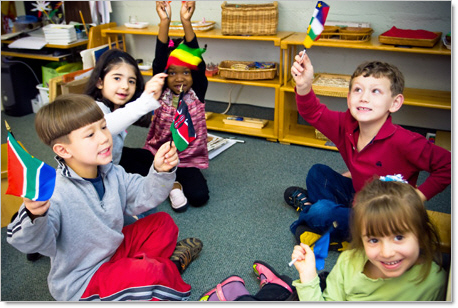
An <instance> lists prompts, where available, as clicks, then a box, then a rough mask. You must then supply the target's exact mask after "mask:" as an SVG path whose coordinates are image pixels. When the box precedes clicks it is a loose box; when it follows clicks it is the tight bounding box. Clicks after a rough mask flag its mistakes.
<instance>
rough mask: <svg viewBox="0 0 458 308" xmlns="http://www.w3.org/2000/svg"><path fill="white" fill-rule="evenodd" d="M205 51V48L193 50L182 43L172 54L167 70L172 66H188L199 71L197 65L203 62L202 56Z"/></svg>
mask: <svg viewBox="0 0 458 308" xmlns="http://www.w3.org/2000/svg"><path fill="white" fill-rule="evenodd" d="M205 51H206V49H205V48H191V47H189V46H187V45H186V44H184V43H181V44H180V45H178V47H177V48H175V49H174V50H173V51H172V52H171V53H170V56H169V59H168V60H167V66H166V67H165V69H168V68H169V66H170V65H178V66H186V67H188V68H189V69H191V70H197V65H199V63H200V62H202V54H203V53H204V52H205Z"/></svg>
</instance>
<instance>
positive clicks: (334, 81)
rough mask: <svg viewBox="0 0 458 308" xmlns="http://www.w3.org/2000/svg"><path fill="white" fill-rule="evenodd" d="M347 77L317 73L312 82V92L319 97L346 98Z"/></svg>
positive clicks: (348, 81)
mask: <svg viewBox="0 0 458 308" xmlns="http://www.w3.org/2000/svg"><path fill="white" fill-rule="evenodd" d="M350 78H351V76H349V75H340V74H326V73H318V74H316V75H315V78H314V79H313V82H312V88H313V91H314V92H315V93H316V94H319V95H326V96H334V97H347V94H348V87H349V85H350Z"/></svg>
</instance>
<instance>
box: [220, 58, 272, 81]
mask: <svg viewBox="0 0 458 308" xmlns="http://www.w3.org/2000/svg"><path fill="white" fill-rule="evenodd" d="M251 63H253V61H228V60H226V61H221V63H220V64H219V66H218V72H219V74H220V76H221V77H224V78H229V79H241V80H262V79H274V78H275V76H276V75H277V68H278V64H277V63H275V67H274V68H268V69H251V70H246V69H232V68H231V67H232V65H234V64H242V65H248V64H251Z"/></svg>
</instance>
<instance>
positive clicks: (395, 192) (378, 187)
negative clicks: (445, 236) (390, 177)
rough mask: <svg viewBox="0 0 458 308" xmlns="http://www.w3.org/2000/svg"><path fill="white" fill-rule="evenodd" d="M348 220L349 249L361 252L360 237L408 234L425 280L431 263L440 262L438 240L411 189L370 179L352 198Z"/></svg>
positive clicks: (420, 201)
mask: <svg viewBox="0 0 458 308" xmlns="http://www.w3.org/2000/svg"><path fill="white" fill-rule="evenodd" d="M352 212H353V213H352V217H351V224H350V226H351V227H350V228H351V234H352V243H351V246H352V248H355V251H362V250H364V245H363V241H362V238H361V237H362V235H363V234H364V235H366V236H369V237H370V236H389V235H393V234H395V235H397V234H400V235H401V234H405V233H407V232H412V233H413V234H414V235H415V236H416V238H417V239H418V243H419V246H420V257H422V261H423V265H422V266H423V268H422V275H421V277H420V278H421V280H420V281H419V282H421V281H423V280H424V279H426V277H427V276H428V274H429V272H430V270H431V263H432V262H433V261H436V262H437V263H438V264H441V263H442V258H441V257H442V256H441V254H440V240H439V236H438V234H437V231H436V229H435V227H434V225H433V224H432V223H431V222H430V220H429V216H428V213H427V212H426V209H425V207H424V205H423V202H422V200H421V198H420V196H419V195H418V193H417V192H416V191H415V189H414V188H413V187H412V186H411V185H409V184H407V183H401V182H384V181H380V180H379V179H373V180H372V181H371V182H369V183H367V184H366V185H365V186H364V188H363V189H362V190H361V191H359V192H358V193H357V194H356V196H355V202H354V206H353V211H352Z"/></svg>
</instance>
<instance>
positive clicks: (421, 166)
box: [296, 90, 452, 200]
mask: <svg viewBox="0 0 458 308" xmlns="http://www.w3.org/2000/svg"><path fill="white" fill-rule="evenodd" d="M296 103H297V109H298V111H299V114H300V115H301V116H302V117H303V118H304V119H305V120H306V121H307V122H308V123H309V124H310V125H312V126H314V127H315V128H316V129H318V130H319V131H320V132H321V133H323V134H324V135H325V136H326V137H328V138H329V139H330V140H331V141H332V142H333V143H334V144H335V145H336V147H337V148H338V150H339V152H340V154H341V155H342V158H343V160H344V162H345V164H346V165H347V167H348V169H349V171H350V172H351V176H352V180H353V187H354V188H355V191H356V192H358V191H359V190H361V188H362V187H363V186H364V184H365V182H366V181H367V180H370V179H372V178H373V176H374V175H378V176H385V175H393V174H401V175H402V176H403V177H404V179H406V180H407V181H408V182H409V183H410V185H412V186H414V187H417V186H416V184H417V180H418V175H419V173H420V171H426V172H428V173H429V176H428V177H427V179H426V180H425V182H424V183H422V184H421V185H420V186H418V189H419V190H420V191H421V192H422V193H423V194H424V195H425V197H426V199H427V200H429V199H431V198H432V197H434V196H435V195H437V194H438V193H440V192H441V191H443V190H444V189H445V188H446V187H447V186H448V185H450V182H451V160H452V155H451V152H450V151H448V150H446V149H443V148H441V147H439V146H437V145H434V144H432V143H431V142H429V141H428V140H427V139H426V138H425V137H424V136H422V135H420V134H418V133H415V132H412V131H409V130H407V129H404V128H402V127H401V126H399V125H395V124H393V123H392V122H391V116H389V117H388V119H387V120H386V122H385V123H384V124H383V126H382V128H381V129H380V131H379V132H378V133H377V135H376V136H375V138H374V139H373V140H372V141H371V142H370V143H369V144H368V145H367V146H366V147H365V148H364V149H362V150H361V151H360V152H358V150H357V148H356V144H357V141H358V136H359V126H358V122H357V121H356V119H355V118H353V116H352V115H351V113H350V111H349V110H347V111H346V112H339V111H332V110H329V109H328V108H327V106H326V105H324V104H321V103H320V100H319V99H318V98H317V97H316V95H315V93H314V92H313V90H312V91H310V93H309V94H307V95H303V96H301V95H298V94H297V93H296Z"/></svg>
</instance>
